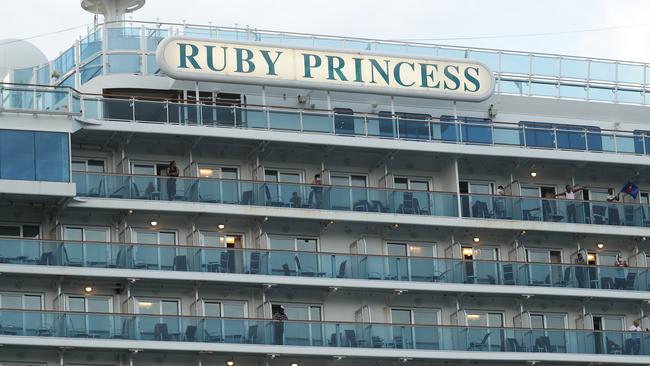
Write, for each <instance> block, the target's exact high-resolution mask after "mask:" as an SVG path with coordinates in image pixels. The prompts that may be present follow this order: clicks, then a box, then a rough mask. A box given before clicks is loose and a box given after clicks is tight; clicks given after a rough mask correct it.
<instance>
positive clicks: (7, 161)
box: [0, 130, 35, 180]
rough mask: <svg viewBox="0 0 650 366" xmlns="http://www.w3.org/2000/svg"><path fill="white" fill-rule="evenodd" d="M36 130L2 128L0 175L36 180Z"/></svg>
mask: <svg viewBox="0 0 650 366" xmlns="http://www.w3.org/2000/svg"><path fill="white" fill-rule="evenodd" d="M34 173H35V172H34V132H32V131H15V130H0V177H2V178H3V179H21V180H34V176H35V174H34Z"/></svg>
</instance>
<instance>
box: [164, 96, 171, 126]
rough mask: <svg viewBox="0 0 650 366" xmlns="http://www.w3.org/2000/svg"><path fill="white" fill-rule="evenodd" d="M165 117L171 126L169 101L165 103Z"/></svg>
mask: <svg viewBox="0 0 650 366" xmlns="http://www.w3.org/2000/svg"><path fill="white" fill-rule="evenodd" d="M165 115H166V116H167V124H170V123H171V122H170V121H169V101H168V100H166V101H165Z"/></svg>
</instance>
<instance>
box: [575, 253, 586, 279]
mask: <svg viewBox="0 0 650 366" xmlns="http://www.w3.org/2000/svg"><path fill="white" fill-rule="evenodd" d="M575 264H577V266H576V267H575V274H576V279H577V280H578V287H579V288H585V273H586V271H585V267H583V266H586V265H587V255H586V251H584V250H583V249H580V250H579V251H578V254H577V256H576V259H575Z"/></svg>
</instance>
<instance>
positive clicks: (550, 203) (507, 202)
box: [460, 194, 650, 227]
mask: <svg viewBox="0 0 650 366" xmlns="http://www.w3.org/2000/svg"><path fill="white" fill-rule="evenodd" d="M460 203H461V211H462V216H463V217H472V218H492V219H499V220H524V221H543V222H564V223H574V224H593V225H618V226H639V227H649V226H650V205H645V204H638V203H613V202H603V201H583V200H567V199H555V198H535V197H519V196H494V195H482V194H462V195H461V196H460Z"/></svg>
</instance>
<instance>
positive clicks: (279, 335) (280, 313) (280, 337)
mask: <svg viewBox="0 0 650 366" xmlns="http://www.w3.org/2000/svg"><path fill="white" fill-rule="evenodd" d="M285 320H289V318H288V317H287V314H285V313H284V306H280V307H278V310H277V311H276V312H275V314H273V343H274V344H283V343H284V321H285Z"/></svg>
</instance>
